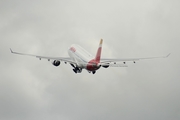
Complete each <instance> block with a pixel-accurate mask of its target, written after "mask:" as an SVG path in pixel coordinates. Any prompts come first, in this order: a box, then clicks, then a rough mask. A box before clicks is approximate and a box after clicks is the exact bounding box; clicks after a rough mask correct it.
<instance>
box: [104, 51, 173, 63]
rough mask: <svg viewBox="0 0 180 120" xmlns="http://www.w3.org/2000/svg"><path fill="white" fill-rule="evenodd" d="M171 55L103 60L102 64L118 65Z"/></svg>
mask: <svg viewBox="0 0 180 120" xmlns="http://www.w3.org/2000/svg"><path fill="white" fill-rule="evenodd" d="M169 55H170V53H169V54H168V55H166V56H159V57H146V58H122V59H106V58H102V59H101V62H100V64H110V63H113V62H114V63H116V62H124V64H125V62H126V61H133V62H135V61H138V60H145V59H155V58H167V57H168V56H169Z"/></svg>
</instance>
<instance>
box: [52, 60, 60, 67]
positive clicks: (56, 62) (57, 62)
mask: <svg viewBox="0 0 180 120" xmlns="http://www.w3.org/2000/svg"><path fill="white" fill-rule="evenodd" d="M52 64H53V65H54V66H56V67H57V66H59V65H60V64H61V62H60V61H58V60H54V61H53V62H52Z"/></svg>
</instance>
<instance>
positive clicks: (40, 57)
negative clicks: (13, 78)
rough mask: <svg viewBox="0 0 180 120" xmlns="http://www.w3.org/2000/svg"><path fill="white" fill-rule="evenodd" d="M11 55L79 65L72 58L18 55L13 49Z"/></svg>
mask: <svg viewBox="0 0 180 120" xmlns="http://www.w3.org/2000/svg"><path fill="white" fill-rule="evenodd" d="M10 51H11V53H13V54H18V55H26V56H32V57H36V58H39V59H40V60H41V59H47V60H48V61H50V60H59V61H64V62H68V63H72V64H77V63H76V62H75V61H73V60H72V59H71V58H70V57H46V56H39V55H32V54H25V53H18V52H14V51H13V50H12V49H11V48H10Z"/></svg>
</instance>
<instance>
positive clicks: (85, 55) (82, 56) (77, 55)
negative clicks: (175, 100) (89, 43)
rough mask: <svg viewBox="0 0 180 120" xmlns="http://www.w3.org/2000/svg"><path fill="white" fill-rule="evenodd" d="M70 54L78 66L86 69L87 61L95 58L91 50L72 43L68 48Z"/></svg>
mask: <svg viewBox="0 0 180 120" xmlns="http://www.w3.org/2000/svg"><path fill="white" fill-rule="evenodd" d="M68 54H69V56H70V58H71V59H72V60H73V61H74V62H76V63H77V65H78V67H80V68H82V69H83V68H85V69H86V67H87V63H88V62H89V61H91V60H92V59H93V58H94V56H92V55H91V54H90V53H89V52H87V51H86V50H85V49H83V48H82V47H81V46H79V45H76V44H73V45H71V47H70V48H69V49H68Z"/></svg>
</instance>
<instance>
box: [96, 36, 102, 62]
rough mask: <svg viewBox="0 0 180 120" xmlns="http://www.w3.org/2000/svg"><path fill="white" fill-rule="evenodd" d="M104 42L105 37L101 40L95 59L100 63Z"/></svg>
mask: <svg viewBox="0 0 180 120" xmlns="http://www.w3.org/2000/svg"><path fill="white" fill-rule="evenodd" d="M102 43H103V39H101V40H100V43H99V48H98V50H97V53H96V57H95V61H96V62H98V63H99V62H100V59H101V50H102Z"/></svg>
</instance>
